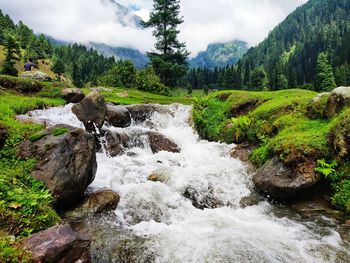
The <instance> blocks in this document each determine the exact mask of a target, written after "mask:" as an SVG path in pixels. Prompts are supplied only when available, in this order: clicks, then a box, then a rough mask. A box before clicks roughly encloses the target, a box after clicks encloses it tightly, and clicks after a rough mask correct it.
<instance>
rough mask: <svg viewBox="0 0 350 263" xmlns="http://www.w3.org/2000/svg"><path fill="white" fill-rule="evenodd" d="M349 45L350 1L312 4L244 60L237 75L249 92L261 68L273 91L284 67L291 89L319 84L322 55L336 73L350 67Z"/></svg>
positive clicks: (323, 0) (328, 0) (312, 0)
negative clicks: (318, 68)
mask: <svg viewBox="0 0 350 263" xmlns="http://www.w3.org/2000/svg"><path fill="white" fill-rule="evenodd" d="M349 41H350V1H349V0H310V1H309V2H307V3H306V4H304V5H303V6H301V7H299V8H297V9H296V10H295V11H294V12H293V13H291V14H290V15H289V16H288V17H287V18H286V19H285V20H284V21H283V22H282V23H281V24H280V25H278V26H277V27H276V28H275V29H274V30H273V31H272V32H271V33H270V34H269V36H268V38H267V39H266V40H264V41H263V42H262V43H261V44H259V45H258V46H257V47H255V48H251V49H250V50H249V51H248V52H247V54H246V55H245V56H243V58H242V59H241V60H240V62H239V63H238V72H237V75H238V76H240V78H242V79H241V83H240V84H241V85H239V87H240V88H249V87H250V81H251V79H250V76H251V72H252V71H253V70H254V69H255V68H257V67H258V66H261V65H262V66H264V68H265V70H266V71H267V73H268V76H269V79H270V87H271V88H272V89H278V87H277V86H276V84H275V83H274V74H275V72H276V71H277V70H278V67H282V70H283V73H284V75H285V76H286V78H287V80H288V83H289V87H295V86H300V85H304V84H306V83H310V84H315V78H316V65H317V57H318V55H319V54H320V53H321V52H327V53H328V55H329V59H330V62H331V64H332V66H333V68H334V69H335V71H337V70H338V69H339V68H340V67H348V65H347V64H348V63H349V62H350V45H349ZM344 72H346V70H345V71H344ZM336 78H337V77H336ZM339 84H340V83H339V77H338V85H339ZM343 84H347V83H343ZM349 84H350V83H349Z"/></svg>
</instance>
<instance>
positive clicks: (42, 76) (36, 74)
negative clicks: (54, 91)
mask: <svg viewBox="0 0 350 263" xmlns="http://www.w3.org/2000/svg"><path fill="white" fill-rule="evenodd" d="M21 78H27V79H34V80H39V81H51V80H52V79H51V78H50V76H49V75H48V74H46V73H44V72H41V71H26V72H24V73H22V74H21Z"/></svg>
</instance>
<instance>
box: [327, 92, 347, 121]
mask: <svg viewBox="0 0 350 263" xmlns="http://www.w3.org/2000/svg"><path fill="white" fill-rule="evenodd" d="M349 106H350V87H338V88H336V89H334V90H333V91H332V92H331V95H330V96H329V98H328V101H327V108H326V116H327V117H328V118H333V117H334V116H335V115H336V114H338V113H339V112H341V110H342V109H343V108H344V107H349Z"/></svg>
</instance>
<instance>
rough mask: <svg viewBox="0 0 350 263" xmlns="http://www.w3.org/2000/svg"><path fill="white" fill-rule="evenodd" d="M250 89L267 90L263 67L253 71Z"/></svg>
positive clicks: (266, 79) (266, 78)
mask: <svg viewBox="0 0 350 263" xmlns="http://www.w3.org/2000/svg"><path fill="white" fill-rule="evenodd" d="M250 78H251V87H252V89H254V90H268V89H269V88H268V83H269V80H268V77H267V74H266V71H265V69H264V67H262V66H260V67H257V68H256V69H254V71H253V72H252V75H251V77H250Z"/></svg>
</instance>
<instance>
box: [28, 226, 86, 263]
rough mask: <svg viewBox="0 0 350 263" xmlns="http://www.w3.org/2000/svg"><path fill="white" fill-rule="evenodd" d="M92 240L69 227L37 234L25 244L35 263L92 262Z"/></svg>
mask: <svg viewBox="0 0 350 263" xmlns="http://www.w3.org/2000/svg"><path fill="white" fill-rule="evenodd" d="M90 244H91V239H90V237H89V236H87V235H81V234H78V233H76V232H75V231H73V230H72V228H71V227H70V226H69V225H59V226H54V227H51V228H49V229H47V230H45V231H42V232H39V233H36V234H34V235H32V236H30V237H29V238H27V239H25V240H24V242H23V246H24V248H26V249H28V250H29V251H30V252H31V253H32V256H33V258H34V261H35V262H45V263H56V262H57V263H65V262H81V263H88V262H91V255H90Z"/></svg>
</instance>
